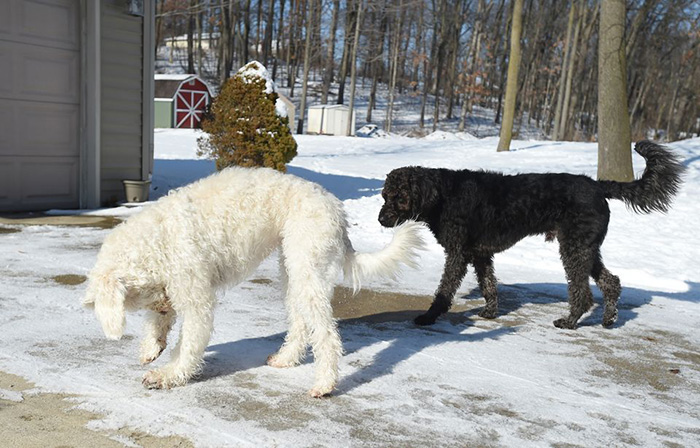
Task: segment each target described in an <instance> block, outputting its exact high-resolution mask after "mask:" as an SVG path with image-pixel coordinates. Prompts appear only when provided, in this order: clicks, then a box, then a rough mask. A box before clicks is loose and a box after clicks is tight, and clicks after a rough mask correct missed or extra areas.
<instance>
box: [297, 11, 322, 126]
mask: <svg viewBox="0 0 700 448" xmlns="http://www.w3.org/2000/svg"><path fill="white" fill-rule="evenodd" d="M317 1H318V0H309V3H308V6H307V7H308V10H307V14H306V17H307V21H306V36H305V38H304V75H303V78H302V83H301V103H300V105H299V125H298V126H297V134H303V133H304V116H305V115H306V114H305V112H306V92H307V87H308V85H309V67H311V34H312V32H311V30H312V29H313V28H314V21H315V16H316V14H315V12H316V5H315V3H316V2H317Z"/></svg>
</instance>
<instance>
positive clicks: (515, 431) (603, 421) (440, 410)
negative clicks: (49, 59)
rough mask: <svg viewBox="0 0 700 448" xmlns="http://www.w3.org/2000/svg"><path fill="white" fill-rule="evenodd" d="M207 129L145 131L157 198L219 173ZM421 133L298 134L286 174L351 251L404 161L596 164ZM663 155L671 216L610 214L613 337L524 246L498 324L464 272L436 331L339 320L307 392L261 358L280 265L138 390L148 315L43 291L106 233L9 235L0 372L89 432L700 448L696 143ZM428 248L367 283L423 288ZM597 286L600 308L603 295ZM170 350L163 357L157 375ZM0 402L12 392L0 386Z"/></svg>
mask: <svg viewBox="0 0 700 448" xmlns="http://www.w3.org/2000/svg"><path fill="white" fill-rule="evenodd" d="M202 135H203V134H201V132H198V131H193V130H179V129H178V130H157V131H156V134H155V151H156V161H155V168H154V173H153V183H152V190H151V195H152V198H157V197H159V196H161V195H163V194H167V192H168V191H169V190H171V189H173V188H177V187H179V186H182V185H184V184H186V183H189V182H191V181H193V180H195V179H197V178H200V177H203V176H205V175H207V174H209V173H211V172H213V171H214V169H215V168H214V163H213V162H211V161H209V160H205V159H201V158H198V157H197V156H196V148H197V144H196V140H197V138H199V137H201V136H202ZM431 135H432V136H433V137H430V136H429V137H428V138H422V139H409V138H406V137H398V136H395V135H388V136H385V138H351V137H330V136H309V135H297V136H295V138H296V139H297V142H298V144H299V147H298V155H297V157H296V158H295V159H294V160H293V161H292V162H291V163H290V165H289V172H290V173H291V174H294V175H298V176H301V177H304V178H307V179H310V180H312V181H315V182H319V183H320V184H322V185H323V186H324V187H325V188H327V189H328V190H329V191H331V192H333V193H334V194H336V195H337V196H338V197H339V198H340V199H341V200H343V201H344V204H345V207H346V210H347V212H348V215H349V218H350V223H351V227H350V238H351V240H352V241H353V245H354V246H355V248H356V249H357V250H360V251H373V250H377V249H379V248H380V247H382V246H383V245H385V244H386V243H387V242H388V241H389V240H390V238H391V231H390V230H387V229H383V228H381V226H380V225H379V223H378V222H377V214H378V211H379V208H380V207H381V204H382V199H381V197H380V196H379V190H380V189H381V186H382V182H383V179H384V178H385V176H386V174H387V173H388V172H389V171H390V170H391V169H393V168H396V167H399V166H405V165H423V166H431V167H438V166H441V167H449V168H470V169H491V170H499V171H504V172H508V173H515V172H570V173H576V174H587V175H589V176H595V173H596V159H597V145H596V144H593V143H571V142H548V141H536V140H530V141H525V140H518V141H513V144H512V147H513V149H514V150H513V151H511V152H506V153H498V152H496V145H497V138H495V137H490V138H484V139H476V138H470V137H467V136H460V135H458V134H453V135H449V133H441V134H438V135H434V134H431ZM670 147H671V148H672V149H673V150H674V151H677V152H678V153H679V154H681V155H682V157H683V158H684V159H685V164H686V166H687V167H688V171H687V173H686V175H685V183H684V185H683V187H682V189H681V191H680V193H679V195H678V197H677V199H676V201H675V203H674V206H673V207H672V209H671V211H670V212H669V213H668V214H665V215H664V214H651V215H637V214H635V213H633V212H631V211H630V210H627V209H626V207H625V206H624V205H623V204H622V203H621V202H618V201H612V202H611V203H610V207H611V212H612V218H611V223H610V229H609V232H608V236H607V239H606V241H605V243H604V245H603V247H602V251H603V258H604V260H605V262H606V265H607V267H608V268H609V269H610V270H611V271H612V272H613V273H615V274H616V275H618V276H619V277H620V279H621V281H622V285H623V292H622V298H621V300H620V318H619V322H618V324H617V325H616V326H615V328H613V329H611V330H606V329H603V328H602V327H601V326H600V320H601V314H602V311H601V309H600V307H599V306H597V307H596V308H595V309H594V310H593V311H592V312H591V313H590V314H589V315H587V316H584V318H583V319H582V321H581V326H580V328H579V329H578V330H576V331H564V330H559V329H556V328H555V327H554V326H553V325H552V324H551V322H552V321H553V320H554V319H555V318H558V317H561V316H562V315H563V314H564V313H565V312H566V308H567V305H566V302H565V297H566V289H567V288H566V280H565V278H564V273H563V269H562V267H561V263H560V261H559V256H558V246H557V244H556V243H546V242H545V241H544V237H533V238H527V239H525V240H523V241H522V242H520V243H519V244H517V245H516V246H515V247H513V248H511V249H510V250H508V251H506V252H504V253H501V254H498V255H497V256H496V260H495V268H496V273H497V276H498V278H499V281H500V285H499V294H500V298H501V315H500V316H499V317H498V318H497V319H495V320H492V321H489V320H483V319H480V318H478V317H477V316H476V312H478V311H479V310H480V308H481V307H482V306H483V303H484V301H483V298H482V296H481V294H480V292H479V289H478V287H477V285H476V280H475V278H474V276H473V274H472V273H471V272H470V274H468V275H467V277H466V279H465V281H464V283H463V284H462V286H461V288H460V289H459V292H458V294H457V299H456V300H455V306H456V307H458V309H459V310H461V311H453V312H452V313H450V315H449V316H448V317H447V318H444V319H442V320H440V321H439V322H438V323H437V324H436V325H434V326H432V327H429V328H417V327H415V326H414V325H413V324H412V323H411V322H410V317H411V316H415V313H413V314H411V312H394V311H386V312H380V313H378V314H374V315H372V316H368V317H366V318H361V317H360V318H351V319H346V320H342V321H341V322H340V332H341V335H342V338H343V342H344V347H345V351H346V354H345V356H344V357H343V358H342V360H341V364H340V373H341V380H340V384H339V387H338V390H337V393H336V394H335V395H334V396H333V397H331V398H329V399H325V400H314V399H311V398H308V397H307V396H306V390H307V389H308V388H310V387H311V384H312V379H313V378H312V375H313V365H312V361H313V360H312V359H310V360H308V361H307V362H306V363H304V364H302V365H301V366H299V367H296V368H292V369H281V370H279V369H273V368H270V367H267V366H266V365H265V359H266V357H267V355H268V354H270V353H272V352H274V351H275V350H276V349H277V348H278V347H279V345H280V344H281V343H282V341H283V338H284V332H285V331H286V323H285V319H286V315H285V310H284V305H283V303H282V300H281V297H280V294H279V291H278V287H279V282H278V275H277V260H276V256H273V257H271V258H270V259H268V260H266V261H265V262H264V263H263V264H262V265H261V267H260V268H259V269H258V271H257V272H256V273H255V274H254V276H253V278H255V279H269V280H270V281H256V282H244V283H243V284H241V285H238V286H236V287H234V288H231V289H230V290H228V291H227V292H225V294H222V297H221V299H220V304H219V308H218V310H217V314H216V319H215V333H214V335H213V337H212V340H211V343H210V346H209V348H208V350H207V355H206V361H207V364H206V367H205V369H204V372H203V374H202V376H201V377H200V378H199V379H198V380H196V381H193V382H191V383H190V384H188V385H187V386H185V387H181V388H176V389H173V390H168V391H148V390H145V389H143V388H142V386H141V384H140V376H141V374H142V373H143V372H145V369H146V368H145V367H142V366H140V365H139V364H138V359H137V358H138V345H139V337H140V327H141V324H142V317H141V315H140V314H134V315H129V317H128V319H127V331H126V337H125V338H124V339H122V340H120V341H108V340H106V339H105V338H104V337H103V336H102V335H101V332H100V329H99V325H98V323H97V321H96V319H95V318H94V316H93V315H92V313H91V312H89V311H88V310H84V309H82V308H81V307H80V299H81V296H82V294H83V292H84V289H85V285H84V284H81V285H77V286H68V285H62V284H60V283H57V282H56V281H54V280H53V277H55V276H57V275H61V274H78V275H85V274H86V273H87V272H88V271H89V269H90V268H91V267H92V265H93V264H94V261H95V258H96V255H97V251H98V250H99V246H100V244H101V242H102V240H103V239H104V237H105V235H106V234H107V233H108V232H109V230H103V229H97V228H89V227H59V226H26V227H20V226H7V225H3V227H11V228H17V229H19V230H21V231H20V232H16V233H0V244H2V246H1V247H2V251H0V328H2V338H0V370H3V371H6V372H9V373H13V374H17V375H21V376H23V377H25V378H27V379H28V380H30V381H32V382H35V383H36V386H37V388H39V389H40V390H43V391H50V392H65V393H71V394H76V395H77V396H78V397H77V398H76V402H77V403H78V404H79V406H80V407H81V408H84V409H87V410H91V411H95V412H98V413H100V414H102V415H104V418H103V419H101V420H97V421H94V422H93V423H91V427H93V428H119V427H122V426H130V427H132V428H134V429H137V430H142V431H145V432H148V433H153V434H158V435H168V434H178V435H182V436H185V437H187V438H189V439H190V440H192V441H193V442H194V443H195V445H196V446H200V447H220V446H291V447H306V446H476V445H478V446H504V447H509V446H533V447H536V446H537V447H538V446H552V445H556V446H564V445H566V446H589V447H597V446H623V445H637V446H644V447H656V446H659V447H660V446H668V445H673V444H676V445H677V446H700V431H699V430H698V428H700V352H699V351H698V348H697V347H698V346H699V344H700V333H698V331H697V329H698V328H700V270H699V269H698V267H697V260H698V257H699V256H700V242H699V241H698V238H697V237H696V234H697V233H696V232H697V230H696V229H697V223H698V216H700V213H699V211H700V204H698V201H697V198H698V197H700V139H693V140H686V141H682V142H677V143H673V144H671V145H670ZM633 161H634V167H635V171H636V172H637V174H639V173H641V171H642V170H643V168H644V161H643V159H642V158H641V157H638V156H637V155H636V154H635V156H634V159H633ZM137 210H138V208H126V207H121V208H117V209H110V210H101V211H97V212H95V213H98V214H109V213H113V214H122V215H128V214H130V213H134V212H135V211H137ZM425 237H426V239H427V240H428V243H429V244H428V250H427V251H426V252H425V253H424V254H423V255H422V257H421V262H420V264H421V269H419V270H406V271H405V272H404V275H403V278H402V280H401V281H399V282H396V283H395V282H389V281H376V282H373V283H371V284H369V285H365V286H366V287H368V288H370V289H373V290H376V291H385V292H399V293H405V294H411V295H416V296H420V295H423V296H430V295H431V294H432V292H433V291H434V290H435V288H436V286H437V284H438V281H439V279H440V275H441V273H442V264H443V261H444V256H443V253H442V249H441V248H440V247H439V246H438V245H437V243H436V242H435V240H434V239H433V238H432V236H431V235H430V234H429V233H428V232H427V231H426V233H425ZM341 283H342V284H345V283H343V282H341ZM594 295H595V297H596V300H597V303H598V304H600V301H601V297H600V293H599V291H598V290H597V289H596V288H594ZM348 300H353V299H352V298H350V299H348ZM358 300H359V299H358ZM408 300H409V301H410V300H415V301H419V300H421V299H420V298H419V297H416V298H415V299H408ZM422 300H425V299H422ZM402 303H403V302H402ZM419 308H420V307H414V309H419ZM175 338H176V335H173V336H171V339H175ZM168 356H169V353H167V350H166V353H165V354H164V355H163V357H162V358H161V359H159V360H158V361H156V363H155V364H156V365H162V364H163V363H164V362H166V361H167V359H168ZM674 369H678V373H673V371H675V370H674ZM3 397H5V399H19V397H17V396H10V394H8V393H7V391H0V398H3Z"/></svg>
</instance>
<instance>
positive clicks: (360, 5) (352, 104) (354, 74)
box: [345, 0, 364, 135]
mask: <svg viewBox="0 0 700 448" xmlns="http://www.w3.org/2000/svg"><path fill="white" fill-rule="evenodd" d="M363 8H364V0H360V1H359V3H358V5H357V20H356V24H355V38H354V39H353V45H352V56H351V58H350V59H351V65H350V117H349V118H348V127H347V129H346V130H345V135H352V117H353V108H354V107H355V82H356V78H357V45H358V43H359V41H360V27H361V26H362V10H363Z"/></svg>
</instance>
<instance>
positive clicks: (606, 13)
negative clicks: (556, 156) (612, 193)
mask: <svg viewBox="0 0 700 448" xmlns="http://www.w3.org/2000/svg"><path fill="white" fill-rule="evenodd" d="M599 35H600V37H599V41H598V179H604V180H616V181H620V182H630V181H632V180H634V173H633V172H632V152H631V149H630V143H631V137H630V119H629V112H628V108H627V75H626V73H625V72H626V69H625V68H626V61H625V0H602V3H601V9H600V30H599Z"/></svg>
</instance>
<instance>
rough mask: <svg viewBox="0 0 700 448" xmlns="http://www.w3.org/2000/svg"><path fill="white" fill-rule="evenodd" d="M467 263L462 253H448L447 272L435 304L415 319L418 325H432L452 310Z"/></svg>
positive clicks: (436, 294)
mask: <svg viewBox="0 0 700 448" xmlns="http://www.w3.org/2000/svg"><path fill="white" fill-rule="evenodd" d="M467 263H468V260H467V258H466V257H465V256H464V254H463V253H462V252H461V251H459V250H455V251H449V252H447V258H446V259H445V271H444V272H443V273H442V279H441V280H440V286H439V287H438V290H437V292H436V293H435V298H434V299H433V304H432V305H430V309H429V310H428V311H427V312H426V313H425V314H421V315H420V316H418V317H416V318H415V319H414V322H415V323H416V325H432V324H434V323H435V320H436V319H437V318H438V316H440V315H441V314H443V313H446V312H447V310H449V309H450V306H452V298H453V297H454V295H455V293H456V292H457V288H459V285H460V284H461V283H462V279H463V278H464V276H465V275H466V273H467Z"/></svg>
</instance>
